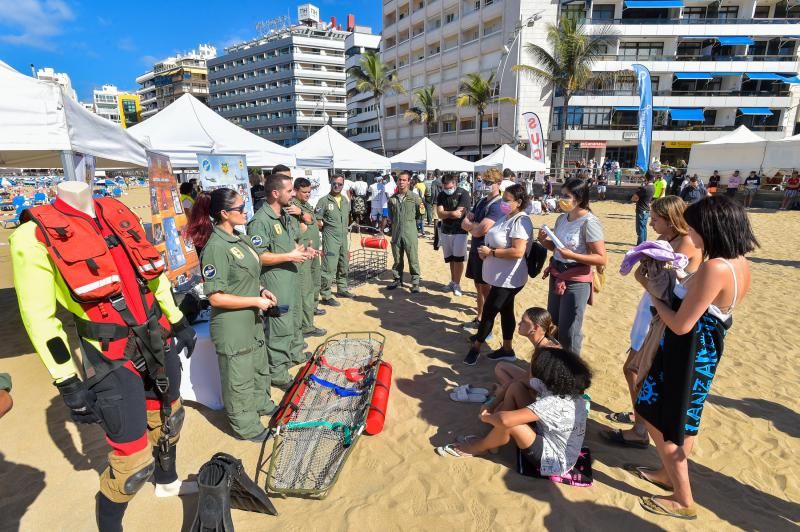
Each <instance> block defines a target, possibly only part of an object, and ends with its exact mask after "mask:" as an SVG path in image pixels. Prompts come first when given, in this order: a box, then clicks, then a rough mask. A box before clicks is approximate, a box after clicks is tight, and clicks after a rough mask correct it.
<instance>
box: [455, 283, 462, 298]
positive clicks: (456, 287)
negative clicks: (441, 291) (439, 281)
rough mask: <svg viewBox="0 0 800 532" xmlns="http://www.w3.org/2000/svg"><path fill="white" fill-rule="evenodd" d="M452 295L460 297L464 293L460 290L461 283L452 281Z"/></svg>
mask: <svg viewBox="0 0 800 532" xmlns="http://www.w3.org/2000/svg"><path fill="white" fill-rule="evenodd" d="M453 295H455V296H458V297H461V296H463V295H464V294H463V293H462V292H461V285H460V284H458V283H453Z"/></svg>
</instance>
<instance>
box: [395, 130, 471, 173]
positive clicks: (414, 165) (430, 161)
mask: <svg viewBox="0 0 800 532" xmlns="http://www.w3.org/2000/svg"><path fill="white" fill-rule="evenodd" d="M389 161H391V163H392V170H413V171H422V172H427V171H432V170H437V169H438V170H442V171H443V172H474V171H475V164H474V163H472V162H470V161H466V160H464V159H462V158H461V157H456V156H455V155H453V154H452V153H449V152H447V151H445V150H443V149H442V148H440V147H439V146H437V145H436V144H434V142H433V141H432V140H430V139H429V138H428V137H425V138H423V139H422V140H420V141H419V142H417V143H416V144H414V145H413V146H411V147H410V148H408V149H407V150H405V151H403V152H400V153H398V154H397V155H395V156H394V157H391V158H390V159H389Z"/></svg>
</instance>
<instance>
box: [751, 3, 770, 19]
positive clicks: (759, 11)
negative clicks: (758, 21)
mask: <svg viewBox="0 0 800 532" xmlns="http://www.w3.org/2000/svg"><path fill="white" fill-rule="evenodd" d="M753 18H769V6H756V11H755V13H753Z"/></svg>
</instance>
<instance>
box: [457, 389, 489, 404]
mask: <svg viewBox="0 0 800 532" xmlns="http://www.w3.org/2000/svg"><path fill="white" fill-rule="evenodd" d="M450 399H452V400H453V401H455V402H457V403H483V402H485V401H486V395H485V394H482V393H473V392H470V391H468V390H467V389H466V388H456V389H455V391H453V392H450Z"/></svg>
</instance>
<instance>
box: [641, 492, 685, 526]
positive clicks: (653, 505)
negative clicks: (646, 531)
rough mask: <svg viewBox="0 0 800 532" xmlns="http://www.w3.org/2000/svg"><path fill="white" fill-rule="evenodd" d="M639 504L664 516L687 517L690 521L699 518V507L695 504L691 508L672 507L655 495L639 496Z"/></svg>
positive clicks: (652, 512) (651, 511)
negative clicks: (659, 500)
mask: <svg viewBox="0 0 800 532" xmlns="http://www.w3.org/2000/svg"><path fill="white" fill-rule="evenodd" d="M639 504H641V505H642V508H644V509H645V510H646V511H648V512H650V513H651V514H656V515H662V516H664V517H675V518H677V519H686V520H689V521H692V520H694V519H697V508H696V507H695V506H692V507H690V508H673V509H670V508H668V507H667V506H664V505H663V504H661V503H660V502H658V500H657V499H656V498H655V497H639Z"/></svg>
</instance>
